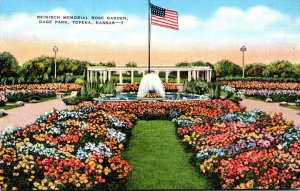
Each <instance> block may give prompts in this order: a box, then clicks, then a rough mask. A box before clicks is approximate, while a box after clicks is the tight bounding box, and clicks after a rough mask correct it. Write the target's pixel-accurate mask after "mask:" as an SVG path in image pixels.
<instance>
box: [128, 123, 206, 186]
mask: <svg viewBox="0 0 300 191" xmlns="http://www.w3.org/2000/svg"><path fill="white" fill-rule="evenodd" d="M125 157H126V159H127V160H128V161H129V162H130V164H131V165H132V166H133V167H134V170H133V172H132V173H131V174H130V176H129V178H128V182H127V188H128V189H207V188H210V186H209V184H208V183H207V180H206V179H205V177H203V176H201V175H200V174H199V172H197V171H196V169H195V167H194V166H193V165H192V164H190V163H189V159H190V157H191V154H190V153H187V152H185V150H184V147H183V145H182V143H181V142H180V141H179V140H178V139H177V136H176V133H175V128H174V124H173V123H172V122H171V121H163V120H155V121H139V122H138V124H137V125H136V127H135V128H134V130H133V136H132V140H131V141H130V143H129V147H128V150H127V151H126V154H125Z"/></svg>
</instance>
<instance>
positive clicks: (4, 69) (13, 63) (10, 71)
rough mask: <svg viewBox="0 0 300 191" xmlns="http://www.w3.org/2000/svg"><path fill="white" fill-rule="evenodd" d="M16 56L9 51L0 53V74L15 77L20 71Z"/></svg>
mask: <svg viewBox="0 0 300 191" xmlns="http://www.w3.org/2000/svg"><path fill="white" fill-rule="evenodd" d="M20 68H21V67H20V66H19V65H18V62H17V60H16V58H15V57H14V56H13V55H12V54H11V53H9V52H3V53H0V76H1V77H16V76H17V75H18V74H19V72H20Z"/></svg>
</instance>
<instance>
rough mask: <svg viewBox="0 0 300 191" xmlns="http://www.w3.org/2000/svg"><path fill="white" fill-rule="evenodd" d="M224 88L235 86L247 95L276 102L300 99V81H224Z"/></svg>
mask: <svg viewBox="0 0 300 191" xmlns="http://www.w3.org/2000/svg"><path fill="white" fill-rule="evenodd" d="M221 83H222V85H223V86H222V89H228V88H229V87H231V88H234V89H236V90H238V91H242V92H245V95H246V96H251V97H255V98H258V99H263V100H265V99H266V98H271V99H272V100H273V101H275V102H281V101H287V102H295V101H296V100H297V99H300V83H297V82H267V81H222V82H221Z"/></svg>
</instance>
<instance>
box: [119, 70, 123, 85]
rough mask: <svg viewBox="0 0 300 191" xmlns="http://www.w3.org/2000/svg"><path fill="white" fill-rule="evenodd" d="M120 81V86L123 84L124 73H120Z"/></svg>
mask: <svg viewBox="0 0 300 191" xmlns="http://www.w3.org/2000/svg"><path fill="white" fill-rule="evenodd" d="M119 80H120V84H123V75H122V71H121V70H120V71H119Z"/></svg>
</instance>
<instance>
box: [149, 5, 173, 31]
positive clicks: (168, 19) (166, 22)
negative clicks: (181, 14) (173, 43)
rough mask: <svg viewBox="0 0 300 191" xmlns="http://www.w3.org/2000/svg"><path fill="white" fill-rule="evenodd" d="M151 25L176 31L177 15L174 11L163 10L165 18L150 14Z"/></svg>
mask: <svg viewBox="0 0 300 191" xmlns="http://www.w3.org/2000/svg"><path fill="white" fill-rule="evenodd" d="M151 23H152V24H153V25H158V26H161V27H167V28H171V29H175V30H178V28H179V27H178V14H177V12H176V11H171V10H167V9H166V10H165V17H159V16H156V15H153V14H151Z"/></svg>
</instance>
